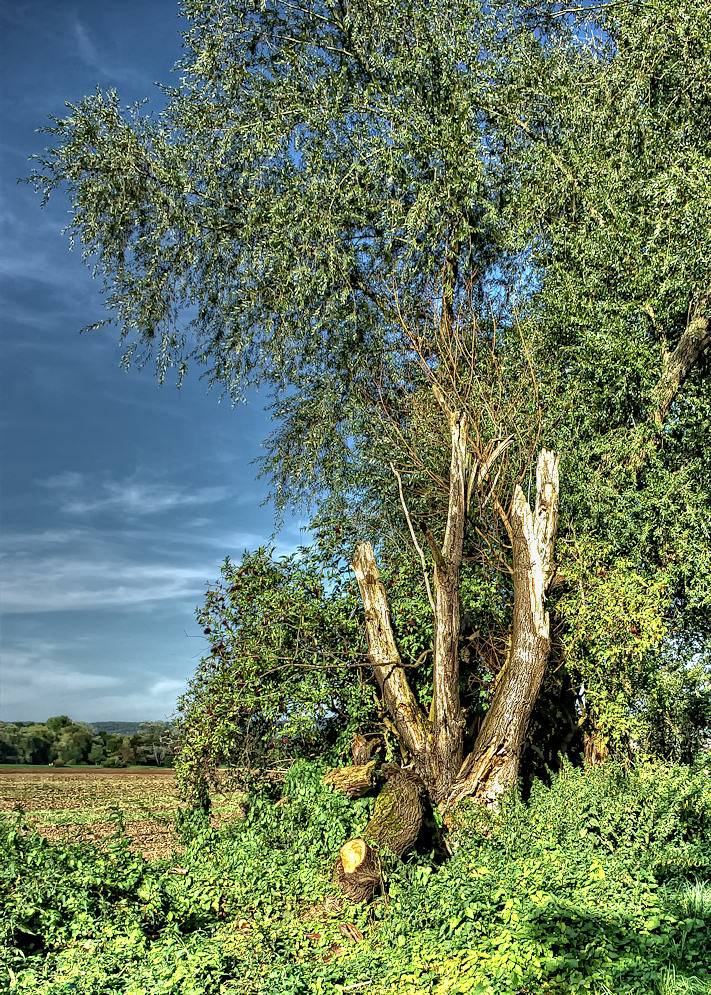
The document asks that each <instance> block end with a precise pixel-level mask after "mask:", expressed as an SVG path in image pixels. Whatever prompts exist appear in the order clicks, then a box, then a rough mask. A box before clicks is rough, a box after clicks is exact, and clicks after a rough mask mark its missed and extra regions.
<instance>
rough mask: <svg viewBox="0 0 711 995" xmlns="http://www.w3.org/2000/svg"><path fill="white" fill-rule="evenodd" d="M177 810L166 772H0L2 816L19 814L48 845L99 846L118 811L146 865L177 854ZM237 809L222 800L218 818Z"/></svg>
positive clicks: (175, 790)
mask: <svg viewBox="0 0 711 995" xmlns="http://www.w3.org/2000/svg"><path fill="white" fill-rule="evenodd" d="M180 807H181V803H180V796H179V794H178V788H177V784H176V781H175V774H174V772H173V771H172V770H168V769H165V770H161V769H156V768H142V769H139V770H106V769H103V768H80V769H76V768H75V769H52V768H41V769H37V770H32V769H28V768H27V767H24V768H16V769H13V768H9V767H6V768H4V769H2V770H1V771H0V815H4V816H6V815H8V814H12V813H13V812H17V811H19V810H21V811H22V812H24V813H25V817H26V820H27V822H28V823H29V824H30V825H32V826H34V827H35V828H36V829H37V831H38V832H39V833H40V834H41V835H42V836H44V837H45V838H46V839H48V840H51V841H60V840H71V841H74V842H77V841H79V840H83V841H85V842H89V843H100V842H101V841H102V840H105V839H107V838H108V837H110V836H113V835H114V833H115V832H116V821H115V813H116V811H117V810H119V811H120V812H121V814H122V816H123V821H124V824H125V826H126V833H127V835H128V836H129V838H130V839H131V841H132V848H133V849H135V850H137V851H140V852H141V853H142V854H143V855H144V856H145V857H147V858H148V859H149V860H155V859H159V858H161V857H168V856H170V854H171V852H172V851H173V850H175V849H179V847H178V843H177V839H176V836H175V833H174V830H173V823H174V817H175V814H176V813H177V811H178V810H179V808H180ZM235 809H236V811H237V812H239V805H237V806H236V807H235V804H234V802H233V800H232V799H224V804H222V805H220V806H219V807H218V810H217V811H218V816H217V818H218V819H220V820H222V819H224V818H228V817H230V815H231V814H232V813H233V812H234V811H235Z"/></svg>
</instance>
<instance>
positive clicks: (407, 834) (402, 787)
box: [363, 764, 427, 857]
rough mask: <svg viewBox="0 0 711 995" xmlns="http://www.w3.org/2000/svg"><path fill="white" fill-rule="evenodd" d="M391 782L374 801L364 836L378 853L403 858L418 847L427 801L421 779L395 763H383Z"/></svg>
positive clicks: (384, 771) (383, 769)
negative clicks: (385, 851) (384, 852)
mask: <svg viewBox="0 0 711 995" xmlns="http://www.w3.org/2000/svg"><path fill="white" fill-rule="evenodd" d="M381 770H382V773H383V774H384V775H385V777H386V778H387V779H388V780H387V782H386V784H385V785H384V786H383V788H382V790H381V792H380V794H379V795H378V797H377V799H376V801H375V808H374V809H373V814H372V816H371V818H370V822H369V823H368V825H367V826H366V828H365V833H364V834H363V835H364V836H365V838H366V840H367V841H368V842H369V843H373V844H375V846H376V847H378V849H379V850H383V849H387V850H390V852H391V853H394V854H395V856H396V857H402V855H403V854H404V853H407V851H408V850H411V849H412V847H413V846H414V845H415V842H416V840H417V837H418V836H419V834H420V829H421V828H422V819H423V817H424V799H425V795H426V793H427V792H426V790H425V786H424V784H423V782H422V780H421V779H420V778H419V777H418V776H417V774H415V773H413V772H412V771H409V770H402V769H401V768H400V767H398V766H397V765H396V764H383V766H382V768H381Z"/></svg>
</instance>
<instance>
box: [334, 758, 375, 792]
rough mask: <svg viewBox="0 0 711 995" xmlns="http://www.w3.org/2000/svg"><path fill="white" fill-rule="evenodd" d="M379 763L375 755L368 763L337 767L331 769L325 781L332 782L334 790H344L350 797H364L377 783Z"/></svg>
mask: <svg viewBox="0 0 711 995" xmlns="http://www.w3.org/2000/svg"><path fill="white" fill-rule="evenodd" d="M377 764H378V760H377V757H373V759H372V760H371V761H370V763H367V764H351V765H350V766H349V767H337V768H336V769H335V770H329V772H328V773H327V774H326V775H325V776H324V778H323V783H324V784H330V785H331V787H332V788H333V789H334V791H342V792H343V793H344V794H346V795H348V797H349V798H362V797H363V795H367V794H368V792H369V791H371V790H372V788H373V786H374V784H375V768H376V766H377Z"/></svg>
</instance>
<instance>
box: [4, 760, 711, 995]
mask: <svg viewBox="0 0 711 995" xmlns="http://www.w3.org/2000/svg"><path fill="white" fill-rule="evenodd" d="M322 774H323V769H322V768H320V767H318V766H314V765H312V764H308V763H306V762H299V763H298V764H295V765H294V767H293V768H292V770H291V771H290V773H289V775H288V777H287V780H286V782H285V783H284V784H283V785H282V786H281V789H280V790H277V791H275V790H274V789H272V790H271V792H265V791H254V792H252V794H250V795H249V796H248V797H247V799H246V802H245V805H246V808H247V815H246V817H245V818H243V819H241V820H238V821H235V822H234V823H232V824H230V825H228V826H227V827H226V828H224V829H222V830H217V829H216V828H215V826H214V824H213V823H212V822H211V821H210V818H209V817H208V816H207V815H205V814H203V813H187V814H183V816H182V817H181V819H180V831H181V834H182V838H183V840H184V845H185V850H184V852H182V853H181V854H180V856H176V857H175V858H174V861H172V862H171V861H162V862H155V863H149V862H147V861H145V860H144V859H143V858H142V857H140V856H137V855H135V854H132V853H131V852H130V849H129V847H128V844H127V841H126V838H125V835H124V833H123V829H122V825H121V821H120V817H119V816H117V825H116V832H115V834H114V837H113V838H112V839H111V840H110V841H109V842H108V843H107V845H106V846H105V848H104V849H103V850H98V849H95V848H92V847H88V846H77V845H71V846H70V845H66V846H58V845H51V844H49V843H47V842H46V841H44V840H42V839H41V838H40V837H38V836H37V835H36V834H34V833H33V832H31V831H28V830H27V828H26V827H23V825H22V823H21V822H20V821H17V820H5V821H4V822H2V823H1V824H0V836H1V838H0V843H1V845H2V849H3V855H4V861H3V864H2V869H1V870H0V892H1V894H2V903H3V905H2V913H1V917H0V944H2V948H3V949H4V951H5V958H6V964H7V967H8V969H9V971H10V974H9V976H10V978H11V990H12V991H13V992H17V993H20V995H30V993H31V995H60V993H61V995H67V993H69V992H71V993H72V995H98V993H101V995H119V993H121V995H143V993H146V995H148V993H150V995H174V993H176V992H180V993H181V995H217V993H225V995H226V993H237V992H243V993H250V995H261V993H263V995H267V993H269V995H297V993H303V995H307V993H309V995H310V993H316V995H318V993H324V995H325V993H331V992H333V993H343V992H344V991H345V990H346V989H347V990H349V991H354V992H360V991H361V990H362V991H363V992H367V993H368V995H395V993H398V995H399V993H404V995H420V993H423V995H424V993H430V992H432V993H438V995H457V993H461V995H464V993H479V995H483V993H492V995H493V993H496V995H522V993H525V992H530V993H534V992H535V993H539V992H540V993H549V995H569V993H584V992H585V993H593V995H610V993H614V995H627V993H629V995H642V993H650V995H654V993H659V995H672V993H676V995H682V993H684V992H687V993H692V992H693V993H699V992H706V993H708V992H710V991H711V975H710V973H709V965H708V940H707V937H708V935H709V930H711V875H710V874H709V873H708V868H709V859H710V858H711V821H710V820H709V816H710V814H711V808H710V806H711V798H710V794H711V777H710V776H709V767H708V765H703V764H699V765H696V766H693V767H680V766H674V765H671V764H669V765H660V764H655V765H653V766H652V765H650V766H646V765H645V766H641V767H639V768H637V769H631V770H624V769H622V768H619V767H612V766H611V767H609V768H603V769H595V770H585V771H583V770H574V769H572V768H569V767H568V768H564V770H563V771H562V773H561V774H560V776H557V777H555V778H554V779H553V782H552V784H551V786H550V787H549V788H546V787H544V786H542V785H538V784H537V785H534V788H533V791H532V793H531V796H530V800H529V802H528V803H527V804H524V803H523V802H522V801H521V799H520V798H519V797H518V796H517V795H515V794H514V795H512V796H510V797H509V798H508V799H507V800H506V803H505V805H504V807H503V809H502V812H501V814H500V815H499V816H497V817H495V818H493V817H485V818H482V817H481V815H480V814H479V813H476V812H473V811H472V810H470V811H469V812H468V813H467V812H466V811H465V812H464V813H460V818H459V820H458V828H457V830H456V832H455V831H453V832H452V833H451V836H450V839H451V842H452V843H455V842H456V843H458V846H457V849H456V852H455V853H454V855H453V856H452V857H451V859H449V860H447V861H446V862H445V863H444V864H441V865H440V864H438V862H437V861H436V860H435V859H434V856H435V855H434V854H422V853H420V854H413V855H411V856H410V858H408V860H406V861H405V862H401V863H393V864H390V865H386V867H385V877H386V885H387V897H385V896H380V897H378V898H377V899H376V900H375V901H374V902H372V903H371V904H370V905H369V906H351V905H349V904H348V903H345V902H344V901H343V899H342V897H341V896H339V895H338V893H337V891H336V889H335V887H334V885H333V883H332V869H333V862H334V858H335V854H336V851H337V849H338V847H339V845H340V844H341V843H342V842H343V841H344V840H345V839H346V838H348V837H350V836H352V835H354V834H357V833H358V832H359V831H360V830H362V828H363V826H364V825H365V823H366V821H367V818H368V814H369V807H370V804H371V803H370V801H369V800H368V799H360V800H358V801H357V802H355V803H353V802H349V801H348V800H347V799H346V798H345V797H343V796H341V795H338V794H336V793H334V792H332V791H331V789H329V788H325V787H324V786H323V785H322V783H321V777H322ZM178 862H179V867H176V864H178ZM183 872H184V873H183ZM361 935H362V939H359V937H360V936H361ZM355 986H358V987H355Z"/></svg>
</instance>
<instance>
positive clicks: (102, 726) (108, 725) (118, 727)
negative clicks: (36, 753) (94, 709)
mask: <svg viewBox="0 0 711 995" xmlns="http://www.w3.org/2000/svg"><path fill="white" fill-rule="evenodd" d="M144 721H150V719H146V720H144ZM1 724H2V725H15V726H31V725H43V723H41V722H39V723H36V722H34V721H29V722H3V723H1ZM81 724H82V725H87V726H91V728H92V729H93V730H94V732H110V733H114V734H118V735H119V736H134V735H135V734H136V733H137V732H138V730H139V729H140V727H141V726H142V725H143V722H115V721H113V720H109V721H107V722H82V723H81Z"/></svg>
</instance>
